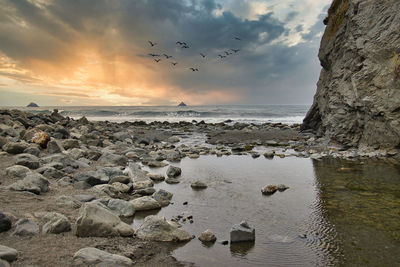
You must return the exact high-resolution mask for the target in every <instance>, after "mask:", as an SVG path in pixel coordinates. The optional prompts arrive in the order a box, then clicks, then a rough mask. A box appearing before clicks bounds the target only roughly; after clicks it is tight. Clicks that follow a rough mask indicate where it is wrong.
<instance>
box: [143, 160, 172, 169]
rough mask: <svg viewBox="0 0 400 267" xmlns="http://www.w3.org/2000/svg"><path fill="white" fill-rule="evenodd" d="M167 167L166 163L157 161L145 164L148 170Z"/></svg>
mask: <svg viewBox="0 0 400 267" xmlns="http://www.w3.org/2000/svg"><path fill="white" fill-rule="evenodd" d="M167 165H168V164H167V163H164V162H161V161H157V160H152V161H149V162H148V163H147V166H149V167H150V168H161V167H165V166H167Z"/></svg>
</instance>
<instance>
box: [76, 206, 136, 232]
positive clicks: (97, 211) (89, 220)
mask: <svg viewBox="0 0 400 267" xmlns="http://www.w3.org/2000/svg"><path fill="white" fill-rule="evenodd" d="M74 233H75V235H76V236H79V237H88V236H97V237H107V236H132V235H133V233H134V231H133V229H132V228H131V227H130V226H129V225H128V224H126V223H124V222H122V221H121V219H120V218H119V217H118V216H116V215H114V214H113V213H112V212H110V211H108V210H107V209H105V208H103V207H101V206H99V205H96V204H94V203H85V204H84V205H83V206H82V208H81V210H80V213H79V217H78V219H77V221H76V225H75V228H74Z"/></svg>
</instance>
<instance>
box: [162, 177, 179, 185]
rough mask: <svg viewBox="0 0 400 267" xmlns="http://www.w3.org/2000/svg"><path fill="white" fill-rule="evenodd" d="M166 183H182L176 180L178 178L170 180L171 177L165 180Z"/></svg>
mask: <svg viewBox="0 0 400 267" xmlns="http://www.w3.org/2000/svg"><path fill="white" fill-rule="evenodd" d="M165 182H166V183H167V184H179V183H180V181H179V180H178V179H176V178H170V177H168V178H167V179H165Z"/></svg>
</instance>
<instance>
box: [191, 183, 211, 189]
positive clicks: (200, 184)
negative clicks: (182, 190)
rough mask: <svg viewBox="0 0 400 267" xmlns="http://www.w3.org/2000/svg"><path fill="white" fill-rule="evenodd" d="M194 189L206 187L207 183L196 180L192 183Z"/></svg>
mask: <svg viewBox="0 0 400 267" xmlns="http://www.w3.org/2000/svg"><path fill="white" fill-rule="evenodd" d="M190 186H191V187H192V188H193V189H206V188H207V185H206V184H205V183H204V182H202V181H195V182H193V183H191V184H190Z"/></svg>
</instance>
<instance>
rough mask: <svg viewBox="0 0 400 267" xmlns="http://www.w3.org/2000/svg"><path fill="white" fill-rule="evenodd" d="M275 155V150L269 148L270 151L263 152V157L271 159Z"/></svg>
mask: <svg viewBox="0 0 400 267" xmlns="http://www.w3.org/2000/svg"><path fill="white" fill-rule="evenodd" d="M274 156H275V151H273V150H271V151H267V152H265V153H264V157H265V158H267V159H272V158H274Z"/></svg>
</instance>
